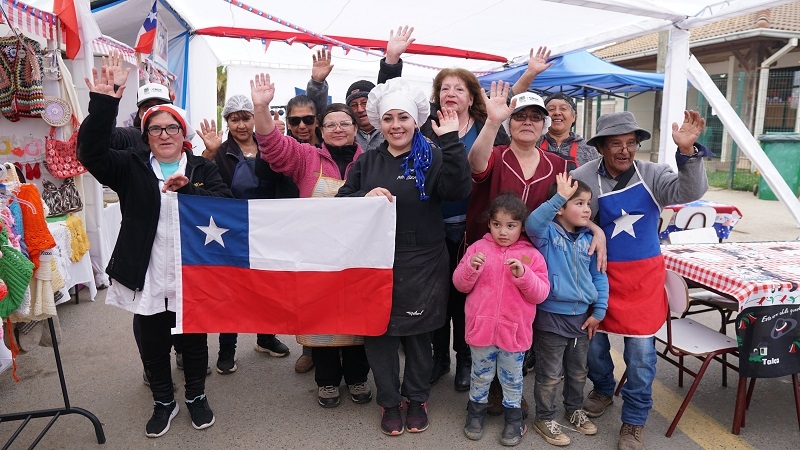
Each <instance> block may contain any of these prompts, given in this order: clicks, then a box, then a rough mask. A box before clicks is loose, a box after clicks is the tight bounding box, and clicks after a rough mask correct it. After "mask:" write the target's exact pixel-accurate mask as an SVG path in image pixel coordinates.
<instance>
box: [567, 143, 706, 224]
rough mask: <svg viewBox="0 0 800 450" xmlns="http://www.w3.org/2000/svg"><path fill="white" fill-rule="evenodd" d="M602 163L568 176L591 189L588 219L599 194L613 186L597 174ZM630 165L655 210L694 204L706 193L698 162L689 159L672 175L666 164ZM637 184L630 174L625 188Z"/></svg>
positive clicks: (703, 174) (584, 167) (595, 163)
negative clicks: (634, 169) (637, 170)
mask: <svg viewBox="0 0 800 450" xmlns="http://www.w3.org/2000/svg"><path fill="white" fill-rule="evenodd" d="M602 161H603V157H602V156H601V157H600V158H597V159H595V160H594V161H590V162H588V163H586V164H584V165H582V166H580V167H578V168H577V169H575V170H573V171H572V172H570V173H571V175H572V177H573V178H575V179H577V180H581V181H583V182H584V183H586V184H588V185H589V187H591V188H592V218H594V216H595V215H596V214H597V198H598V197H599V196H600V194H601V193H609V192H611V191H612V190H614V186H616V184H617V182H616V180H613V179H611V178H607V177H605V176H602V175H600V174H598V173H597V169H598V167H599V166H600V164H601V163H602ZM634 164H636V167H637V168H638V169H639V174H641V177H642V178H641V179H642V180H643V181H644V184H645V185H647V188H648V189H650V192H652V193H653V196H654V197H655V199H656V201H657V202H658V206H659V209H664V206H666V205H672V204H676V203H687V202H692V201H695V200H697V199H699V198H701V197H702V196H703V194H705V193H706V191H707V190H708V178H706V169H705V165H704V164H703V159H702V158H699V157H698V158H689V159H688V160H687V161H686V162H685V163H684V164H682V165H679V168H678V173H675V172H673V171H672V168H670V166H669V165H667V164H659V163H653V162H650V161H641V160H636V161H634ZM598 179H599V180H600V182H599V184H598V181H597V180H598ZM638 181H639V176H638V175H637V174H634V175H633V177H631V179H630V181H628V186H630V185H632V184H634V183H636V182H638ZM601 188H602V189H601ZM653 231H654V232H655V231H656V230H655V229H654V230H653Z"/></svg>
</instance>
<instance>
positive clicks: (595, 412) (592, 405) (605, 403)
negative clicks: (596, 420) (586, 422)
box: [583, 391, 614, 417]
mask: <svg viewBox="0 0 800 450" xmlns="http://www.w3.org/2000/svg"><path fill="white" fill-rule="evenodd" d="M613 404H614V398H613V397H607V396H605V395H603V394H601V393H599V392H597V391H592V392H589V395H588V396H587V397H586V400H584V402H583V410H584V412H586V415H587V416H589V417H600V416H602V415H603V413H604V412H606V408H607V407H609V406H611V405H613Z"/></svg>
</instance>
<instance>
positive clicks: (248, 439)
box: [0, 189, 800, 450]
mask: <svg viewBox="0 0 800 450" xmlns="http://www.w3.org/2000/svg"><path fill="white" fill-rule="evenodd" d="M705 198H707V199H710V200H715V201H719V202H723V203H730V204H734V205H736V206H737V207H738V208H739V209H740V210H741V211H742V213H743V216H744V217H743V218H742V220H741V221H740V223H739V224H737V226H736V227H735V228H734V230H733V232H732V235H731V238H730V240H731V241H769V240H794V239H796V238H797V237H798V236H800V229H798V227H797V224H796V223H795V221H794V220H793V219H792V216H791V215H790V214H789V212H788V211H787V210H786V208H785V207H784V206H783V205H781V204H780V203H779V202H771V201H765V200H759V199H757V198H756V197H754V196H753V195H752V194H751V193H747V192H734V191H726V190H713V189H712V190H711V191H709V192H708V194H707V195H706V196H705ZM80 295H81V301H80V303H78V304H76V303H75V302H74V301H71V302H68V303H65V304H62V305H60V306H59V307H58V313H59V321H60V328H61V335H60V350H61V359H62V362H63V365H64V373H65V377H66V384H67V389H68V394H69V400H70V403H71V405H72V406H74V407H80V408H84V409H87V410H89V411H91V412H92V413H94V414H95V415H97V417H98V418H99V419H100V421H101V422H102V424H103V430H104V432H105V435H106V438H107V441H106V443H105V444H104V445H98V444H97V441H96V439H95V435H94V431H93V428H92V425H91V423H90V422H89V420H87V419H86V418H84V417H82V416H79V415H74V414H73V415H67V416H64V417H61V418H59V419H58V420H56V422H55V423H54V424H53V426H52V428H50V430H49V431H48V432H47V433H46V434H45V436H44V438H43V440H42V442H41V443H40V445H39V447H37V448H42V449H51V448H53V449H55V448H59V449H60V448H63V449H94V448H106V449H146V448H164V449H176V448H196V449H212V448H213V449H216V448H231V449H254V448H278V449H280V448H286V449H300V448H302V449H322V448H354V449H361V448H364V449H366V448H377V449H381V448H391V449H403V448H409V449H411V448H413V449H420V448H454V447H458V448H464V449H472V448H476V449H477V448H481V449H484V448H500V447H501V446H500V444H499V441H498V440H499V437H500V432H501V430H502V426H503V421H502V418H501V417H488V418H487V420H486V432H485V435H484V437H483V439H482V440H481V441H477V442H473V441H470V440H468V439H467V438H466V437H465V436H464V435H463V432H462V427H463V425H464V418H465V407H466V402H467V394H466V393H458V392H455V391H454V389H453V372H452V371H451V372H450V373H449V374H447V375H445V376H444V377H443V378H442V379H441V381H439V383H437V384H436V385H435V386H434V387H433V390H432V393H431V398H430V401H429V402H428V412H429V417H430V422H431V425H430V428H429V429H428V430H427V431H425V432H423V433H419V434H410V433H404V434H403V435H401V436H398V437H388V436H384V435H383V434H381V433H380V431H379V421H380V408H379V407H378V406H377V405H376V404H375V403H374V401H373V402H371V403H369V404H365V405H356V404H354V403H352V402H351V401H350V400H349V399H348V398H347V396H346V386H342V394H343V396H342V403H341V406H339V407H337V408H332V409H323V408H321V407H320V406H319V405H318V404H317V401H316V393H317V389H316V384H315V383H314V375H313V372H310V373H307V374H297V373H295V372H294V370H293V368H294V362H295V360H296V358H297V356H299V353H300V347H299V346H298V345H297V344H296V343H295V341H294V337H293V336H279V337H280V339H282V340H283V342H284V343H286V344H287V345H288V346H289V347H290V349H291V352H292V353H291V355H289V356H287V357H285V358H273V357H270V356H267V355H265V354H261V353H256V352H255V351H254V350H253V346H254V344H255V339H256V338H255V335H240V336H239V348H238V350H237V358H238V367H239V369H238V370H237V371H236V372H235V373H233V374H230V375H220V374H218V373H216V372H214V373H212V374H211V375H210V376H209V377H208V379H207V383H206V392H207V394H208V398H209V403H210V405H211V407H212V408H213V410H214V413H215V415H216V423H215V424H214V426H212V427H211V428H208V429H205V430H201V431H198V430H195V429H193V428H192V426H191V424H190V419H189V414H188V412H187V410H186V408H185V407H184V406H183V405H181V406H182V408H181V411H180V413H179V414H178V416H177V417H176V418H175V419H174V420H173V422H172V427H171V428H170V430H169V432H168V433H167V434H166V435H165V436H163V437H161V438H158V439H149V438H147V437H145V435H144V426H145V423H146V422H147V420H148V419H149V417H150V414H151V413H152V398H151V396H150V391H149V389H148V388H147V387H146V386H145V385H144V384H143V383H142V366H141V362H140V361H139V358H138V353H137V351H136V347H135V342H134V340H133V335H132V332H131V319H132V316H131V314H130V313H127V312H125V311H122V310H120V309H118V308H115V307H111V306H106V305H105V304H104V303H103V302H104V296H105V291H101V292H100V293H99V294H98V296H97V299H96V301H95V302H91V301H88V299H87V298H86V296H87V295H88V294H87V291H86V290H82V291H80ZM693 317H694V318H698V319H699V320H701V321H704V322H707V324H708V325H710V326H715V324H716V323H717V321H718V320H719V319H718V316H717V315H716V314H715V313H713V314H703V315H697V316H693ZM40 328H41V327H36V328H34V329H33V330H31V331H30V332H29V333H28V334H26V335H23V336H22V338H21V344H22V345H23V348H25V349H26V350H27V351H26V353H24V354H22V355H20V356H19V357H18V359H17V365H18V368H17V374H18V376H19V377H20V381H19V382H14V381H13V379H12V378H11V372H10V371H6V372H4V373H2V374H0V414H4V413H11V412H19V411H29V410H37V409H48V408H58V407H59V406H63V399H62V397H61V391H60V388H59V382H58V376H57V372H56V364H55V360H54V356H53V351H52V349H51V348H49V347H42V346H39V345H38V342H39V340H40V334H39V333H40ZM731 334H732V330H731ZM208 342H209V355H210V358H209V363H210V364H211V365H212V366H213V365H214V363H215V362H216V353H217V350H218V341H217V335H209V339H208ZM612 347H613V351H614V355H615V357H616V359H617V360H618V361H620V360H621V357H620V353H621V350H622V345H621V339H619V338H616V337H612ZM690 364H692V365H693V366H694V367H695V368H697V367H699V364H695V363H694V362H691V363H690ZM621 366H622V364H621V363H619V364H618V367H617V373H618V374H621V372H622V370H623V368H622V367H621ZM173 377H174V379H175V380H176V381H177V382H178V390H177V392H176V398H178V399H182V398H183V387H182V381H183V376H182V373H181V371H179V370H177V369H174V370H173ZM369 382H370V385H371V386H372V388H373V390H374V384H373V383H372V379H371V377H370V380H369ZM690 382H691V378H690V377H687V381H686V383H685V384H684V387H682V388H681V387H678V382H677V369H676V368H675V367H673V366H671V365H669V364H667V363H665V362H664V361H662V360H661V359H659V362H658V374H657V376H656V382H655V384H654V386H653V397H654V401H655V404H654V407H653V410H652V411H651V413H650V417H649V420H648V422H647V426H646V427H645V445H646V447H647V448H651V449H654V448H658V449H681V450H691V449H697V448H724V449H750V448H757V449H795V448H799V447H800V428H799V426H798V423H797V413H796V411H795V408H794V404H793V402H792V390H791V384H790V378H788V377H784V378H777V379H765V380H759V381H758V384H757V385H756V390H755V394H754V396H753V400H752V404H751V406H750V410H749V413H748V416H747V426H746V427H745V428H744V429H743V430H742V433H741V435H739V436H734V435H732V434H731V433H730V427H731V421H732V417H733V407H734V400H735V398H734V397H735V394H736V376H735V374H732V375H731V377H730V381H729V386H728V387H723V386H721V368H720V365H719V364H712V366H711V368H710V369H709V371H708V372H707V374H706V375H705V377H704V379H703V380H702V383H701V384H700V386H699V388H698V390H697V392H696V393H695V395H694V398H693V400H692V402H691V404H690V406H689V409H688V410H687V411H686V413H685V414H684V416H683V419H682V420H681V422H680V424H679V425H678V429H677V430H676V431H675V433H674V434H673V436H672V437H671V438H667V437H665V436H664V433H665V432H666V430H667V427H668V426H669V423H670V422H671V420H672V418H673V416H674V414H675V412H676V411H677V409H678V406H679V405H680V402H681V401H682V399H683V397H684V395H685V393H686V391H687V389H688V387H689V385H690ZM590 389H591V386H590V383H587V386H586V393H588V392H589V390H590ZM523 392H524V394H525V395H526V397H527V398H528V400H529V401H532V399H533V375H532V374H531V375H528V376H527V377H526V378H525V387H524V391H523ZM531 403H532V402H531ZM621 403H622V402H621V400H620V399H619V398H617V399H616V400H615V403H614V405H612V406H611V407H609V409H608V411H607V412H606V414H605V415H604V416H603V417H600V418H598V419H596V420H595V423H596V424H597V426H598V428H599V432H598V434H597V435H595V436H583V435H580V434H578V433H576V432H574V431H569V430H567V434H568V435H569V436H570V438H571V439H572V444H571V445H570V446H569V448H573V449H590V448H591V449H596V448H606V449H613V448H615V445H616V440H617V435H618V432H619V427H620V420H619V417H620V407H621ZM559 407H560V408H561V406H560V405H559ZM562 412H563V411H560V412H559V416H558V417H561V414H562ZM48 420H49V419H34V420H31V422H30V423H29V424H28V425H27V426H26V427H25V429H24V430H23V432H22V433H21V434H20V436H19V437H18V438H17V440H16V442H15V443H14V444H13V445H12V446H11V447H10V448H12V449H18V448H27V447H28V446H29V445H30V443H31V442H32V441H33V440H34V439H35V438H36V436H37V435H38V434H39V433H40V432H41V430H42V429H43V428H44V427H45V426H46V424H47V422H48ZM564 422H565V421H563V420H562V421H561V423H564ZM19 423H20V422H2V423H0V446H2V444H3V443H4V442H5V441H6V440H7V439H8V438H9V437H10V436H11V435H12V434H13V433H14V431H15V430H16V428H17V426H18V425H19ZM528 427H529V431H528V433H527V435H526V436H525V437H524V438H523V441H522V443H521V444H520V445H519V448H532V447H533V448H549V447H550V445H549V444H547V443H545V442H544V441H543V440H542V439H541V438H540V437H539V436H538V435H536V433H535V432H533V431H532V430H531V429H530V428H531V425H530V421H528Z"/></svg>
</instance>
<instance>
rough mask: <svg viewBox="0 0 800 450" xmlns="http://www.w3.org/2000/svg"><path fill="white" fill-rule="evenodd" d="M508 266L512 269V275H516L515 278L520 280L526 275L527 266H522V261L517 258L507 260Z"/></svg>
mask: <svg viewBox="0 0 800 450" xmlns="http://www.w3.org/2000/svg"><path fill="white" fill-rule="evenodd" d="M505 263H506V265H508V268H509V269H511V274H512V275H514V277H515V278H519V277H521V276H522V275H524V274H525V266H523V265H522V261H520V260H518V259H516V258H510V259H508V260H506V262H505Z"/></svg>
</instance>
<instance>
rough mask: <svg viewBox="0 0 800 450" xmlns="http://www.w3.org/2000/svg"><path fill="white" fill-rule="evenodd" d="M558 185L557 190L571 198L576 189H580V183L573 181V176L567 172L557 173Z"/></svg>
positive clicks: (566, 197) (565, 196) (563, 195)
mask: <svg viewBox="0 0 800 450" xmlns="http://www.w3.org/2000/svg"><path fill="white" fill-rule="evenodd" d="M556 187H557V192H558V193H559V194H561V196H562V197H564V198H565V199H567V200H569V199H570V197H572V195H573V194H575V191H577V190H578V183H576V182H574V181H572V177H571V176H570V175H568V174H567V173H565V172H562V173H559V174H556Z"/></svg>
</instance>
